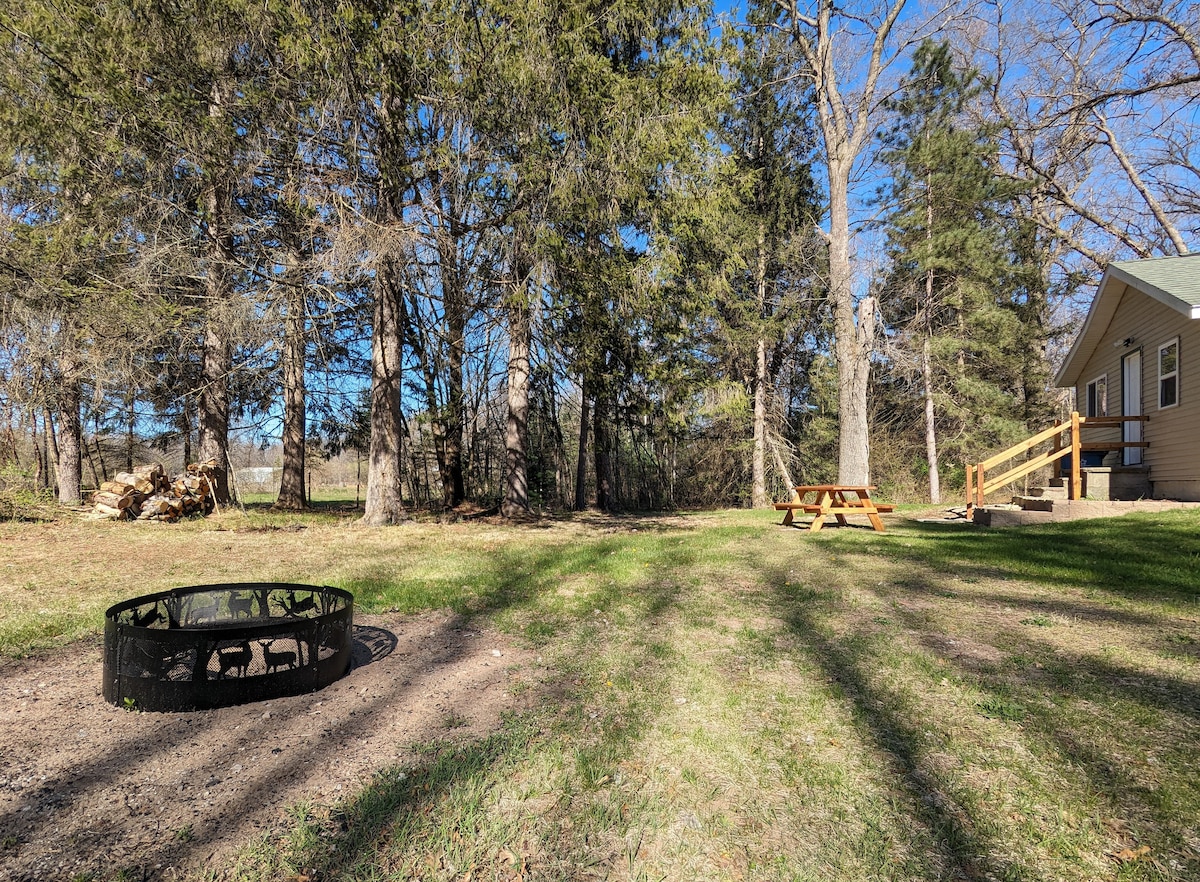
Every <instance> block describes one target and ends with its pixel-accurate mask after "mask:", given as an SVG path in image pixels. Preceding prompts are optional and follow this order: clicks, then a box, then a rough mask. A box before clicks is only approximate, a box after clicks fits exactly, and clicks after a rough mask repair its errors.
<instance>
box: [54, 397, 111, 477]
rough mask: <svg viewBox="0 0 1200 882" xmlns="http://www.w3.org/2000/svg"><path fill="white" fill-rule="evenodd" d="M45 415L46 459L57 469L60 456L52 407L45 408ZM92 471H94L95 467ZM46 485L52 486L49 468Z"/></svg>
mask: <svg viewBox="0 0 1200 882" xmlns="http://www.w3.org/2000/svg"><path fill="white" fill-rule="evenodd" d="M43 417H44V419H43V425H42V430H43V431H42V436H43V438H44V439H45V444H46V450H45V459H46V462H47V463H51V462H52V463H54V464H55V465H54V467H55V470H57V469H58V457H59V449H58V435H57V433H56V430H55V428H54V416H53V414H51V412H50V408H48V407H47V408H45V410H44V411H43ZM92 471H93V472H94V471H95V469H93V470H92ZM57 485H58V479H57V478H55V486H57ZM44 486H46V487H49V486H50V474H49V469H47V474H46V480H45V483H44ZM96 486H97V487H99V486H100V482H99V481H97V482H96Z"/></svg>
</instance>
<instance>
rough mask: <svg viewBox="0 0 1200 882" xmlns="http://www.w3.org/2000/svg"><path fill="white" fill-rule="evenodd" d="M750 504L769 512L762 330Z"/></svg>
mask: <svg viewBox="0 0 1200 882" xmlns="http://www.w3.org/2000/svg"><path fill="white" fill-rule="evenodd" d="M765 239H766V237H765V233H764V230H763V225H762V223H761V222H760V223H759V226H758V265H757V271H756V276H757V278H756V279H755V282H756V286H755V287H756V292H757V296H758V319H759V321H760V322H761V321H762V320H763V319H764V318H765V316H764V313H765V311H766V303H767V253H766V241H765ZM751 472H752V475H751V491H750V501H751V505H752V506H753V507H754V508H769V507H770V505H771V498H770V497H769V496H768V495H767V341H766V340H765V339H764V338H763V335H762V331H761V329H760V330H759V335H758V346H757V350H756V352H755V359H754V453H753V457H752V463H751Z"/></svg>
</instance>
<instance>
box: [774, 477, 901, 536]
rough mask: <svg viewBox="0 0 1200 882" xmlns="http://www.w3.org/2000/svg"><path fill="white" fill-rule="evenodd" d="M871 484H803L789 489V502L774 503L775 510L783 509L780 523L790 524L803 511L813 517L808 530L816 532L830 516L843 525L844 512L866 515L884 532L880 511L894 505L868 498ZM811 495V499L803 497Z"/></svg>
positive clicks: (873, 524)
mask: <svg viewBox="0 0 1200 882" xmlns="http://www.w3.org/2000/svg"><path fill="white" fill-rule="evenodd" d="M874 489H875V485H874V484H802V485H800V486H799V487H793V488H792V498H791V500H790V501H788V502H776V503H775V510H776V511H782V512H783V513H784V514H783V524H782V526H784V527H788V526H791V524H792V522H793V520H794V518H795V515H796V512H797V511H802V512H804V513H805V514H810V515H812V516H813V519H812V521H811V522H810V523H809V525H808V529H809V530H810V531H812V532H814V533H815V532H817V531H818V530H820V529H821V527H823V526H824V525H825V519H826V518H827V517H829V516H830V515H832V516H833V517H835V518H837V522H838V523H839V524H841V525H842V526H846V515H866V517H867V519H868V520H870V522H871V527H872V528H874V529H875V530H877V531H878V532H880V533H882V532H883V521H882V519H880V517H879V513H880V512H890V511H892V510H893V508H894V506H891V505H880V504H878V503H876V502H875V501H874V500H872V499H871V491H872V490H874ZM809 494H813V495H814V498H813V501H812V502H807V501H805V497H806V496H808V495H809Z"/></svg>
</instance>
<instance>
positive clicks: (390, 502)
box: [362, 255, 408, 526]
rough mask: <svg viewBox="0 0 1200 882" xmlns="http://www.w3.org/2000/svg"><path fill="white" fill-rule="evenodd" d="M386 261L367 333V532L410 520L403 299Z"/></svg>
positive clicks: (392, 263) (392, 262)
mask: <svg viewBox="0 0 1200 882" xmlns="http://www.w3.org/2000/svg"><path fill="white" fill-rule="evenodd" d="M396 260H398V258H397V257H396V256H394V255H389V256H387V257H385V258H384V260H383V261H382V262H381V263H382V265H381V266H380V268H379V272H378V276H377V278H376V283H375V309H374V321H373V322H372V327H371V445H370V452H369V453H368V455H367V494H366V501H365V504H364V509H363V516H362V523H364V524H367V525H369V526H385V525H389V524H399V523H403V522H404V521H406V520H408V512H407V511H405V509H404V498H403V493H402V489H401V484H400V480H401V471H402V470H401V461H402V457H403V443H402V439H403V436H404V420H403V416H402V414H401V412H400V392H401V384H402V379H403V373H402V370H401V357H402V355H403V345H402V342H401V341H402V340H403V333H404V299H403V294H402V292H401V290H400V284H399V279H398V277H397V275H396V267H395V261H396Z"/></svg>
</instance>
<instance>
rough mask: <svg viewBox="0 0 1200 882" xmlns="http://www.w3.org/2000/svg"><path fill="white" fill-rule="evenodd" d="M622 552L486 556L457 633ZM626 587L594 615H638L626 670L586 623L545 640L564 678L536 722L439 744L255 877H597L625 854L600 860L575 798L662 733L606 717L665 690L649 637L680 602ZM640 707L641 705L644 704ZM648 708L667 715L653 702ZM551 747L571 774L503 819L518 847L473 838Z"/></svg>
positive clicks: (661, 661)
mask: <svg viewBox="0 0 1200 882" xmlns="http://www.w3.org/2000/svg"><path fill="white" fill-rule="evenodd" d="M619 547H620V546H618V545H614V544H613V543H611V542H608V541H606V540H604V539H600V540H596V541H594V542H591V543H573V544H571V545H568V546H564V547H561V548H558V549H554V550H551V551H537V550H528V549H525V550H508V549H506V550H503V551H501V552H499V553H497V554H495V555H491V556H489V560H488V564H487V566H488V567H489V568H490V569H491V570H492V571H491V572H490V573H488V574H480V575H481V576H486V578H485V579H484V581H486V582H488V583H489V584H490V585H491V586H492V588H491V589H490V590H489V591H487V592H484V593H482V594H481V595H479V596H477V597H475V598H474V600H473V602H472V604H471V610H470V612H469V613H467V614H465V615H464V618H463V620H462V621H463V622H464V623H469V622H471V621H472V620H474V618H475V617H477V616H484V615H492V614H494V613H497V612H501V611H505V612H512V611H514V610H519V609H520V608H522V607H530V608H533V607H535V606H536V603H535V601H536V599H537V597H538V595H539V594H540V593H541V592H543V591H547V590H552V589H553V587H554V586H555V585H556V584H557V581H556V580H557V579H558V578H560V577H561V576H563V575H566V574H571V573H578V572H586V571H588V570H589V569H594V568H599V567H603V565H604V564H605V561H606V558H607V556H608V555H609V554H610V553H611V552H613V551H614V550H616V549H617V548H619ZM692 560H693V557H692V555H691V552H689V551H688V550H686V549H679V550H672V551H669V552H664V553H663V554H661V555H659V556H658V564H659V565H660V566H664V565H665V568H666V569H669V570H674V569H675V568H677V567H680V566H685V565H687V564H689V563H691V562H692ZM534 574H536V576H535V575H534ZM629 588H630V586H628V585H625V586H620V585H616V584H614V583H613V582H611V581H610V582H609V584H608V585H607V586H604V587H601V588H598V589H597V590H596V591H594V592H593V593H592V594H590V595H589V599H588V604H589V606H594V609H595V610H596V611H598V612H600V613H602V614H603V613H605V612H610V611H613V610H614V609H615V608H616V607H618V606H620V605H623V604H630V603H632V604H634V606H635V607H636V611H637V612H638V615H636V616H633V615H629V616H624V619H625V620H626V622H632V624H629V625H627V630H626V631H625V632H624V633H623V634H619V635H617V639H622V640H623V642H622V643H621V644H620V647H619V649H620V657H619V658H616V659H614V658H613V654H612V653H611V652H609V654H608V660H607V661H605V662H604V663H603V665H600V661H599V660H600V659H601V658H603V657H605V652H606V650H612V649H614V647H613V646H608V645H606V641H608V640H609V639H610V636H609V635H608V634H607V631H606V629H598V628H592V627H588V626H586V625H584V626H583V627H577V628H575V629H574V630H573V632H572V633H570V634H561V633H560V634H555V635H554V636H553V637H552V638H551V639H553V641H554V642H555V643H556V644H558V646H559V648H560V649H563V650H564V651H565V653H566V655H567V670H564V671H562V672H560V674H559V675H558V676H556V677H554V678H552V679H551V680H548V681H546V682H544V683H542V684H541V686H539V687H538V690H537V694H536V695H535V696H533V704H534V709H533V710H531V711H529V712H526V713H524V714H521V715H516V716H511V717H509V718H508V719H507V720H505V721H504V723H503V724H502V725H501V726H500V727H499V728H498V729H497V730H496V731H494V732H492V733H491V734H490V735H488V736H486V737H484V738H482V739H478V740H474V741H471V742H469V743H452V742H450V741H443V740H437V739H435V740H434V741H431V742H430V743H428V744H427V745H425V747H424V749H423V751H422V753H423V757H422V759H421V760H420V761H419V762H417V763H415V764H411V765H407V766H404V767H393V768H389V769H385V770H383V771H381V772H380V773H379V774H377V775H376V776H375V777H374V778H373V780H372V781H371V782H370V784H369V785H367V786H366V787H365V788H364V789H363V790H362V791H361V792H359V793H356V794H354V795H352V796H351V797H350V798H349V799H347V800H345V801H343V802H341V803H340V804H339V805H338V806H337V807H336V809H335V810H334V811H332V812H331V813H326V814H324V815H320V814H315V815H313V816H311V817H307V818H304V819H301V820H300V821H298V822H297V823H296V824H295V825H294V826H293V828H292V831H291V836H290V839H289V841H290V843H291V847H290V850H288V851H287V853H285V854H283V855H282V859H283V862H284V866H282V867H281V866H275V865H273V864H268V865H267V866H264V867H262V868H256V869H260V870H261V871H264V872H265V871H272V872H277V871H279V870H281V869H282V870H288V869H292V870H294V869H296V868H300V867H304V868H308V869H311V870H313V871H315V876H316V878H322V879H324V878H330V879H334V878H359V877H360V876H361V877H370V878H375V876H376V875H379V874H382V875H387V874H391V876H394V877H395V878H418V877H421V878H424V877H425V876H426V875H428V876H430V877H432V878H458V877H459V876H461V875H463V874H464V873H467V872H470V873H471V874H473V877H474V878H510V877H511V878H524V868H525V867H526V865H527V863H528V864H529V865H530V866H536V873H540V874H541V876H542V877H543V878H573V877H574V875H575V873H576V871H577V870H578V868H579V867H581V866H583V865H585V864H590V865H593V866H599V865H602V864H604V863H606V862H608V861H611V860H615V859H616V858H617V855H616V854H611V853H609V852H608V851H606V845H605V844H604V843H601V842H599V841H598V840H597V839H596V838H594V837H590V835H589V832H588V831H587V830H584V829H579V830H576V829H574V823H573V822H571V821H567V820H565V818H566V817H567V814H568V813H569V812H570V811H571V803H572V800H573V799H575V798H578V797H581V796H582V798H585V799H586V798H589V797H588V796H587V794H589V793H591V792H595V791H597V790H599V789H600V788H602V787H604V785H605V783H606V782H609V781H610V780H611V779H612V778H613V777H614V776H615V774H616V771H617V767H618V765H619V764H620V763H621V762H622V761H623V760H625V759H628V758H631V757H632V756H633V755H634V751H635V750H636V748H637V745H638V744H639V743H640V742H641V739H642V738H643V736H644V735H645V733H646V732H647V731H648V729H649V728H650V727H652V726H653V725H654V723H655V719H656V718H655V715H654V714H653V713H652V712H650V710H649V708H648V707H642V708H637V707H634V708H632V709H631V707H630V706H629V705H628V704H621V705H620V706H619V707H612V706H609V705H606V702H607V701H609V699H610V698H611V697H612V696H613V693H612V691H611V687H612V682H611V681H612V680H627V681H629V684H630V685H629V691H630V692H638V691H641V692H644V693H646V694H649V695H657V696H661V694H663V692H664V685H663V684H664V682H665V680H666V677H667V676H668V673H669V669H670V666H671V660H670V657H669V654H668V655H664V654H663V653H662V652H661V647H660V646H659V645H658V644H657V642H656V640H655V639H654V633H655V630H656V628H658V626H659V625H660V624H661V623H662V620H663V617H664V616H666V615H668V614H669V613H670V611H671V610H672V609H673V608H674V606H675V605H676V604H677V603H678V602H679V600H680V589H679V588H678V587H677V586H676V585H675V584H674V583H673V582H670V581H663V580H661V579H658V578H655V574H654V573H647V574H646V575H645V578H644V579H642V580H641V581H640V583H639V584H638V585H637V586H636V598H634V599H631V594H630V590H629ZM566 642H569V645H565V643H566ZM598 665H599V666H601V667H604V666H610V665H617V666H619V670H612V669H611V668H609V667H604V670H605V671H606V673H608V674H609V676H610V681H609V682H607V683H606V684H605V685H604V686H602V685H600V681H603V677H601V678H599V679H598V680H597V678H592V681H590V682H589V680H588V677H587V675H586V674H585V673H584V672H585V671H586V670H587V669H589V668H590V669H596V668H597V667H598ZM633 701H634V703H635V704H636V701H637V700H636V698H635V699H633ZM650 703H651V704H653V705H654V706H661V705H660V702H659V701H658V700H657V699H656V700H652V701H651V702H650ZM552 739H553V740H556V741H559V742H562V741H569V742H570V744H571V747H570V748H569V749H567V750H566V751H565V752H566V753H567V754H568V755H569V757H570V762H569V764H570V765H571V766H572V771H569V772H565V773H564V778H563V780H562V782H561V784H560V785H557V787H558V789H556V790H555V791H553V792H550V793H535V794H533V795H531V796H530V797H529V799H528V804H527V805H524V806H521V805H518V806H514V807H512V808H511V809H510V810H509V813H510V814H511V817H509V818H505V819H501V820H500V821H499V823H501V824H502V825H505V824H506V825H507V826H508V827H509V828H511V830H510V841H508V842H507V843H506V844H504V845H503V847H501V844H500V843H498V842H495V841H489V840H488V837H487V835H485V834H481V832H480V830H479V823H480V822H479V821H478V820H477V819H476V820H472V818H473V817H476V815H477V814H478V813H482V812H495V811H498V808H497V806H495V805H494V804H491V802H490V801H491V800H492V799H493V797H494V796H495V794H496V792H497V787H498V782H500V781H502V780H504V779H511V778H513V777H514V776H517V775H519V774H520V769H521V766H522V764H523V763H525V762H526V761H527V760H529V759H530V757H531V756H532V755H533V754H534V753H536V752H537V751H539V750H541V749H543V748H544V747H545V745H546V743H547V742H548V741H550V740H552ZM550 815H554V816H562V817H563V818H564V823H563V825H562V826H561V827H558V826H555V825H551V826H552V827H553V832H554V833H555V835H553V836H551V837H548V838H540V837H538V836H536V835H534V834H533V833H532V832H529V831H527V830H525V829H524V827H523V825H525V826H528V825H529V824H531V823H533V824H537V823H541V824H547V823H548V822H547V821H546V817H547V816H550ZM494 820H495V819H493V821H494ZM534 840H536V845H533V846H531V848H532V851H529V852H526V851H523V845H524V844H525V843H526V842H529V841H534ZM414 843H419V844H420V845H421V847H422V848H424V849H425V850H426V851H425V854H424V855H423V856H417V855H415V854H414V852H413V846H414ZM275 859H276V858H275V857H274V856H272V857H270V858H268V860H269V861H274V860H275ZM385 867H386V868H387V869H386V871H385V870H383V869H382V868H385ZM389 877H390V876H389Z"/></svg>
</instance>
